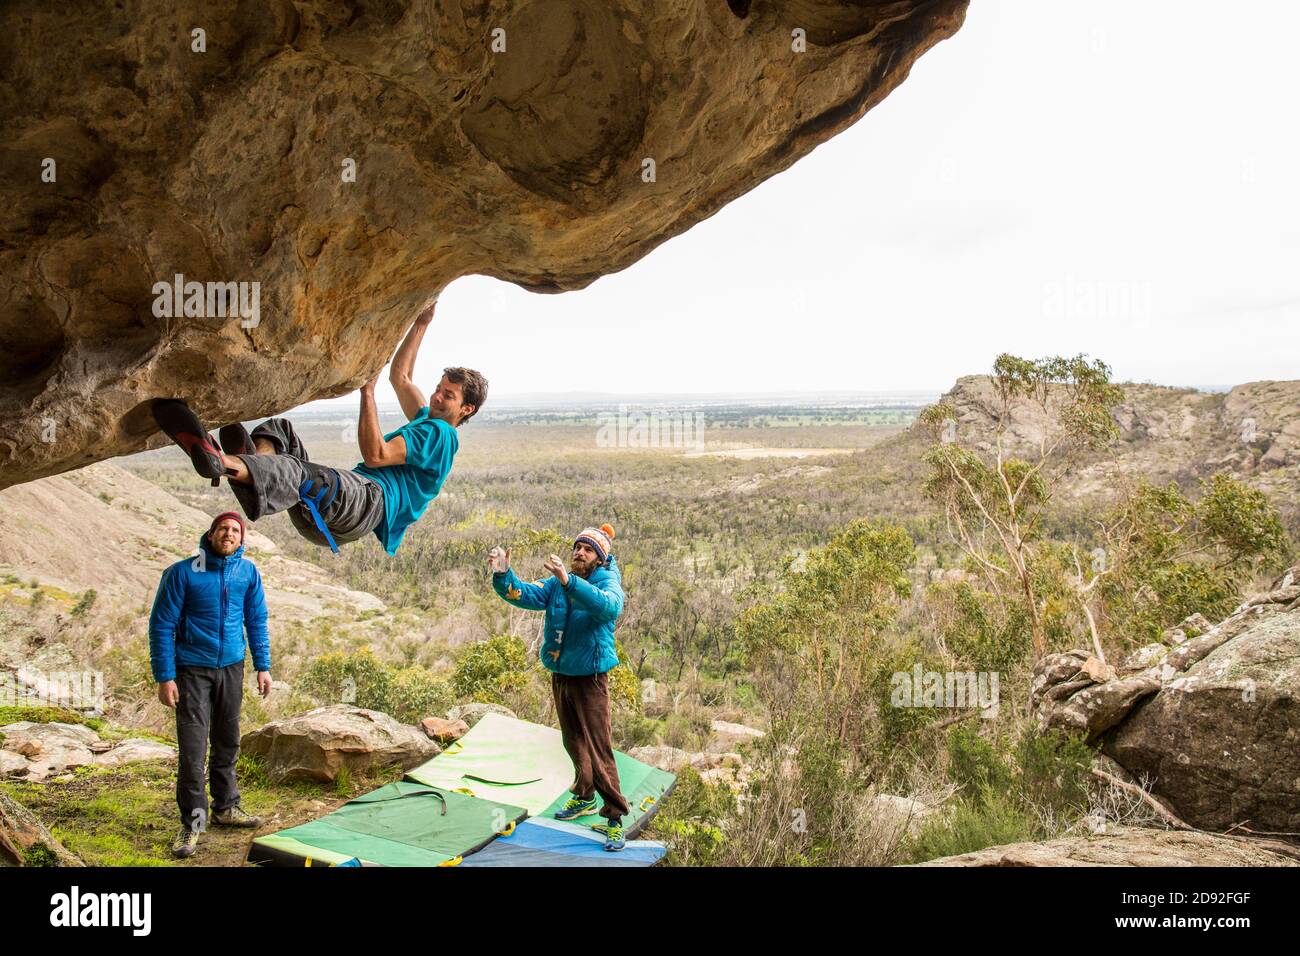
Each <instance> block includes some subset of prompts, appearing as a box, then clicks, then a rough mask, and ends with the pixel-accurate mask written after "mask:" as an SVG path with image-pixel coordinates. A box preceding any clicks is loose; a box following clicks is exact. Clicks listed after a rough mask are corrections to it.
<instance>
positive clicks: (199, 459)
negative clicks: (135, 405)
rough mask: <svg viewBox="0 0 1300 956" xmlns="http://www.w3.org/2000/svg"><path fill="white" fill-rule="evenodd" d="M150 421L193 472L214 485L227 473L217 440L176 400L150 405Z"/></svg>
mask: <svg viewBox="0 0 1300 956" xmlns="http://www.w3.org/2000/svg"><path fill="white" fill-rule="evenodd" d="M153 420H154V421H155V422H157V423H158V427H159V428H161V429H162V430H163V432H164V433H165V434H166V435H167V437H168V438H170V439H171V440H172V441H174V442H175V443H176V444H178V445H180V446H181V449H182V450H183V451H184V452H185V454H187V455H189V456H190V463H191V464H193V465H194V470H195V471H197V472H198V473H199V474H200V475H202V476H203V477H204V478H211V479H212V483H213V484H216V483H217V482H218V481H219V480H220V478H221V476H222V475H224V474H225V473H226V464H225V462H224V461H223V460H222V458H221V450H220V449H219V448H218V447H217V443H216V440H215V439H213V437H212V436H211V435H209V434H208V430H207V429H206V428H204V427H203V423H202V422H200V421H199V419H198V416H197V415H195V414H194V413H193V412H192V411H190V407H189V406H188V405H186V404H185V403H184V402H182V401H181V400H180V399H178V398H160V399H158V400H157V401H156V402H154V403H153Z"/></svg>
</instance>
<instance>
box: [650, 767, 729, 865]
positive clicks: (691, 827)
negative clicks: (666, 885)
mask: <svg viewBox="0 0 1300 956" xmlns="http://www.w3.org/2000/svg"><path fill="white" fill-rule="evenodd" d="M735 809H736V798H735V795H734V794H733V793H732V792H731V789H730V788H729V787H726V786H714V785H710V784H707V783H705V782H704V780H703V779H702V778H701V777H700V775H699V774H698V773H696V772H695V771H694V770H692V769H691V768H690V767H684V768H683V769H682V771H681V772H680V773H679V774H678V775H677V785H676V786H675V787H674V788H673V794H672V797H671V798H670V799H669V800H667V801H665V803H664V805H663V808H662V809H661V810H660V811H659V812H658V813H657V814H655V816H654V818H653V819H652V820H651V822H650V833H651V834H652V835H653V837H654V838H655V839H661V840H663V841H665V842H666V843H667V844H668V848H669V849H668V854H667V855H666V856H665V857H664V863H665V865H668V866H708V865H710V864H712V863H716V862H718V857H719V855H720V853H721V851H722V849H723V846H724V843H725V838H724V836H723V831H722V822H723V821H724V820H725V819H727V817H728V816H730V815H731V814H732V813H734V812H735Z"/></svg>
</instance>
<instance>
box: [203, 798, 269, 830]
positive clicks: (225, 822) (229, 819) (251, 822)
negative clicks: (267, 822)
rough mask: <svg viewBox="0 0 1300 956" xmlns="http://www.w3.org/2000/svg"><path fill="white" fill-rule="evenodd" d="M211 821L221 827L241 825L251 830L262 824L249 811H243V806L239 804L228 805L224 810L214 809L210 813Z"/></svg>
mask: <svg viewBox="0 0 1300 956" xmlns="http://www.w3.org/2000/svg"><path fill="white" fill-rule="evenodd" d="M212 822H213V823H215V824H217V825H218V826H223V827H243V828H244V829H247V830H252V829H254V828H256V827H260V826H261V825H262V821H261V820H260V819H259V818H257V817H255V816H253V815H252V814H250V813H246V812H244V808H243V807H241V806H240V805H239V804H235V805H234V806H233V807H228V808H226V809H225V810H214V811H213V813H212Z"/></svg>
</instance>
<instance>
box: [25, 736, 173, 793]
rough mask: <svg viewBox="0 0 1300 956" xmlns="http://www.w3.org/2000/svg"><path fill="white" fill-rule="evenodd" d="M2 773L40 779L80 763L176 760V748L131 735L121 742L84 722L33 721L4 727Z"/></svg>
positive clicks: (115, 764) (103, 764) (106, 764)
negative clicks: (111, 738) (108, 739)
mask: <svg viewBox="0 0 1300 956" xmlns="http://www.w3.org/2000/svg"><path fill="white" fill-rule="evenodd" d="M0 733H3V734H4V743H3V744H2V745H0V776H20V777H22V778H24V779H26V780H29V781H34V782H37V783H40V782H42V781H44V780H46V779H47V778H49V777H52V776H55V775H57V774H62V773H66V772H67V771H69V770H72V769H74V768H76V767H85V766H88V765H91V764H94V765H95V766H97V767H120V766H122V765H123V764H127V763H134V762H136V761H139V760H175V759H176V748H175V747H171V746H169V745H167V744H164V743H159V742H158V741H156V740H148V739H146V738H143V737H131V738H129V739H127V740H123V741H121V742H120V743H117V744H111V743H109V742H108V741H106V740H101V739H100V736H99V734H98V733H96V732H95V731H94V730H91V729H90V728H89V727H86V726H84V725H83V724H62V723H57V722H51V723H43V724H41V723H33V722H32V721H29V720H24V721H20V722H18V723H16V724H8V725H6V726H4V727H0Z"/></svg>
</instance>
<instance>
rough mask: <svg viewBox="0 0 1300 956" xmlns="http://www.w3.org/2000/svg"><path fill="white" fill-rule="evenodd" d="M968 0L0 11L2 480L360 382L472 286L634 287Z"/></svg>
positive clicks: (938, 31)
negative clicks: (163, 404) (416, 326)
mask: <svg viewBox="0 0 1300 956" xmlns="http://www.w3.org/2000/svg"><path fill="white" fill-rule="evenodd" d="M966 3H967V0H861V2H855V3H843V2H834V0H797V2H790V3H781V4H775V3H762V4H759V3H755V4H751V3H750V2H749V0H726V2H724V0H671V2H665V3H654V4H646V3H627V2H620V0H612V2H601V0H524V2H506V0H486V2H476V3H469V2H464V0H448V2H441V3H428V2H417V0H392V2H387V3H375V4H370V3H367V4H361V3H355V2H338V3H326V2H322V0H273V2H270V3H266V4H253V3H245V2H236V0H217V2H207V0H205V2H203V3H199V2H197V0H182V2H178V3H170V4H149V3H141V2H139V0H129V2H126V3H121V4H109V5H87V6H78V7H69V6H68V5H59V4H55V5H50V4H37V3H30V2H23V3H11V4H5V5H4V6H3V8H0V71H2V73H0V75H2V80H0V172H2V173H3V175H0V302H3V303H4V309H3V313H0V357H2V358H0V363H2V367H0V382H3V386H2V388H0V487H5V486H7V485H11V484H14V483H17V482H22V481H28V480H31V479H33V478H38V477H41V476H44V475H52V474H56V473H58V472H62V471H66V470H68V469H71V468H77V467H80V466H82V465H85V464H88V463H90V462H93V461H97V460H100V459H103V458H106V457H109V456H114V455H121V454H125V453H129V452H133V451H139V450H141V449H143V448H146V447H158V446H160V445H162V444H163V443H164V439H163V437H162V436H161V435H159V434H158V433H157V432H156V429H155V426H154V424H153V422H152V420H151V418H150V415H149V403H150V401H151V400H152V399H154V398H158V397H163V396H181V397H184V398H186V399H188V400H189V401H190V402H191V403H192V404H193V407H194V408H195V410H196V411H197V412H198V413H199V415H200V416H201V417H202V418H204V419H205V420H206V421H208V422H211V423H213V425H214V426H215V425H220V424H222V423H225V422H230V421H236V420H248V419H252V418H255V417H258V416H262V415H268V414H272V413H276V412H279V411H283V410H284V409H286V408H290V407H293V406H295V405H298V404H301V403H303V402H305V401H308V400H311V399H317V398H324V397H328V396H334V395H341V394H344V393H346V392H347V391H350V390H352V389H354V388H356V387H357V386H358V385H360V384H361V383H362V382H364V381H365V380H366V379H367V378H368V377H369V376H371V375H372V374H373V373H374V372H375V371H376V370H377V369H379V368H380V367H382V365H383V364H384V362H385V361H387V359H388V357H389V356H390V354H391V351H392V349H393V348H394V347H395V345H396V343H397V340H398V338H399V337H400V335H401V333H402V331H403V330H404V328H405V326H406V324H407V323H409V321H410V319H411V318H412V316H413V314H414V312H415V310H416V309H417V308H418V306H419V305H420V304H421V303H422V302H423V301H424V300H425V299H426V298H427V297H428V296H429V295H430V294H432V293H434V292H436V291H437V290H439V289H441V288H442V287H443V286H445V285H446V284H447V283H448V282H449V281H451V280H452V279H454V278H456V277H457V276H462V275H467V274H471V273H482V274H487V275H492V276H496V277H498V278H501V279H504V280H508V281H511V282H515V283H518V284H519V285H521V286H524V287H525V288H528V289H532V290H536V291H541V292H559V291H563V290H567V289H577V288H581V287H583V286H586V285H588V284H589V283H591V282H592V281H594V280H595V279H597V278H599V277H600V276H602V275H605V274H607V273H610V272H616V271H618V270H620V269H624V268H626V267H627V266H629V265H631V264H632V263H634V262H635V261H637V260H638V259H639V258H641V257H642V256H644V255H645V254H646V253H647V252H649V251H650V250H652V249H653V248H655V246H657V245H658V244H660V243H661V242H663V241H665V240H666V239H669V238H671V237H672V236H675V235H677V234H679V233H681V232H683V231H685V230H686V229H688V228H690V227H691V226H692V225H693V224H695V223H697V222H699V221H700V220H702V219H705V218H707V217H709V216H711V215H712V214H713V213H715V212H717V211H718V210H719V209H720V208H721V207H722V206H724V205H725V204H726V203H728V202H730V201H731V200H732V199H735V198H736V197H738V196H740V195H742V194H744V193H745V192H747V191H748V190H750V189H752V188H753V187H754V186H755V185H757V184H758V183H760V182H762V181H763V180H765V179H767V178H768V177H770V176H772V175H774V174H776V173H778V172H780V171H781V170H783V169H785V168H787V167H788V166H790V165H791V164H792V163H794V162H795V161H796V160H797V159H799V158H800V157H802V156H804V155H805V154H807V153H808V152H809V151H810V150H812V149H813V148H814V147H815V146H817V145H818V144H819V143H822V142H824V141H825V140H827V139H829V138H830V137H831V136H834V135H835V134H836V133H838V132H839V131H841V130H843V129H845V128H846V127H847V126H849V125H851V124H852V123H854V122H855V121H856V120H857V119H859V118H860V117H861V116H862V115H863V114H864V113H865V112H866V111H867V110H869V109H870V108H871V107H873V106H874V105H876V104H877V103H879V102H880V101H881V100H882V99H883V98H884V97H885V96H887V95H888V94H889V92H890V91H891V90H893V89H894V88H895V87H896V86H897V85H898V84H899V83H901V82H902V81H903V80H904V79H905V78H906V77H907V74H908V72H909V71H910V69H911V67H912V64H913V63H914V62H915V61H916V59H917V58H918V57H919V56H921V55H922V54H923V53H924V52H925V51H926V50H928V49H929V48H930V47H931V46H933V45H934V44H935V43H937V42H938V41H940V40H942V39H944V38H946V37H948V36H951V35H952V34H953V33H954V32H955V31H956V30H957V29H958V28H959V26H960V25H961V22H962V19H963V17H964V14H965V7H966ZM176 276H180V277H182V279H181V287H180V293H181V294H180V296H178V297H179V298H182V299H184V300H185V301H184V303H183V304H182V308H181V313H182V314H181V315H179V316H177V315H176V313H175V311H174V310H173V311H171V312H168V310H166V309H164V308H163V306H162V303H163V301H164V292H165V290H166V289H167V287H168V285H169V284H173V283H174V281H175V277H176ZM184 283H202V284H204V285H203V286H201V287H197V288H200V289H201V291H200V293H199V294H198V295H197V296H195V295H193V293H192V291H189V290H187V289H186V287H185V285H184ZM225 283H231V285H230V286H228V287H227V286H225V285H224V284H225ZM240 283H243V284H244V285H242V286H240V285H239V284H240ZM254 283H256V285H254ZM208 284H212V285H210V286H209V285H208ZM217 284H223V285H221V286H220V287H219V288H218V286H217ZM209 292H211V293H212V294H211V296H209V295H208V293H209ZM254 292H256V309H254V307H253V306H254ZM230 293H234V294H235V298H237V299H240V301H241V308H242V310H241V311H239V312H238V313H237V314H234V315H231V314H230V313H231V312H233V311H235V310H234V309H233V308H229V307H227V306H226V303H225V301H224V297H225V296H226V295H228V294H230ZM241 295H242V298H241ZM175 304H177V303H173V305H175Z"/></svg>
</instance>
